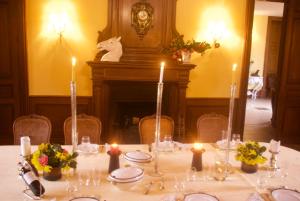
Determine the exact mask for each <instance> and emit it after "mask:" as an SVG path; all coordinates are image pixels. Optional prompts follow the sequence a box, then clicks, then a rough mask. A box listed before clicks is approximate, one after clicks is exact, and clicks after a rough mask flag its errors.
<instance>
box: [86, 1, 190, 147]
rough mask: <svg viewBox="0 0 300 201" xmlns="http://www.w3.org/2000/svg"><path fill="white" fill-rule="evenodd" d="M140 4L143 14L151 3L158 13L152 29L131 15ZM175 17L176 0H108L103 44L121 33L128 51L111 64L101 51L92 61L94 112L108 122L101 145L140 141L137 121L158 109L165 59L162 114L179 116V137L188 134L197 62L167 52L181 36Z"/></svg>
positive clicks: (101, 37)
mask: <svg viewBox="0 0 300 201" xmlns="http://www.w3.org/2000/svg"><path fill="white" fill-rule="evenodd" d="M136 3H138V4H139V5H142V6H141V7H139V9H140V10H139V12H145V10H144V9H145V8H148V7H151V10H153V11H154V12H149V13H148V15H147V16H148V18H147V20H149V23H147V27H146V28H147V29H145V26H144V25H145V24H144V23H141V21H139V20H136V19H137V18H134V17H133V18H132V17H131V16H136V14H137V13H139V12H136V9H135V8H136V7H135V5H137V4H136ZM146 11H148V10H147V9H146ZM175 18H176V0H171V1H170V0H149V1H144V0H108V18H107V26H106V28H105V29H104V30H103V31H99V36H98V42H101V41H104V40H107V39H109V38H111V37H115V36H117V37H119V36H120V37H121V44H122V49H123V55H122V57H121V59H120V61H119V62H107V61H101V56H102V52H99V53H98V54H97V55H96V57H95V59H94V61H89V62H87V63H88V65H89V66H90V67H91V69H92V80H93V98H92V100H93V111H94V115H95V116H97V117H99V118H100V119H101V122H102V125H103V129H102V134H101V142H102V143H104V142H113V141H114V140H115V141H117V142H118V143H122V142H127V143H136V142H137V141H138V140H139V139H138V137H137V136H138V133H137V129H138V128H137V123H138V119H139V118H141V117H142V116H145V115H150V114H154V113H155V112H156V110H155V108H156V89H157V82H158V78H159V65H160V62H161V61H165V62H166V68H165V73H164V92H163V105H162V108H163V111H162V114H165V115H168V116H170V117H172V118H173V119H174V122H175V134H174V135H175V138H184V135H185V102H186V97H185V96H186V88H187V84H188V82H189V72H190V70H191V69H193V68H194V67H195V65H193V64H183V63H181V62H178V61H175V60H173V59H172V58H171V56H170V55H165V54H163V53H162V52H163V51H162V50H163V49H164V48H165V47H168V46H169V44H170V43H171V41H172V39H173V37H174V36H175V35H177V34H178V33H177V31H176V28H175V27H176V26H175V24H176V23H175ZM133 25H134V26H133ZM137 30H139V31H138V32H137ZM174 33H175V34H174ZM125 128H126V129H127V130H126V129H125ZM129 133H130V134H132V133H134V134H133V135H134V136H135V137H132V139H134V140H132V141H131V140H129V141H126V140H127V139H129V137H128V136H130V134H129ZM125 139H126V140H125Z"/></svg>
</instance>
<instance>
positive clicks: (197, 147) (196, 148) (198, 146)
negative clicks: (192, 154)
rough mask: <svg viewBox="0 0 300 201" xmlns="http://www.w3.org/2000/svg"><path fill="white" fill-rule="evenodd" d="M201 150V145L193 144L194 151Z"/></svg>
mask: <svg viewBox="0 0 300 201" xmlns="http://www.w3.org/2000/svg"><path fill="white" fill-rule="evenodd" d="M202 148H203V144H201V143H194V149H195V150H201V149H202Z"/></svg>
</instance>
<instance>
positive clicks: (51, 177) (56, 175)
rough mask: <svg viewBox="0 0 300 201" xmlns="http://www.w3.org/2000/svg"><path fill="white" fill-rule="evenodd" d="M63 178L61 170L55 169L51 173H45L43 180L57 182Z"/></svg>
mask: <svg viewBox="0 0 300 201" xmlns="http://www.w3.org/2000/svg"><path fill="white" fill-rule="evenodd" d="M61 177H62V174H61V168H59V167H53V168H52V169H51V171H50V172H45V171H44V172H43V178H44V179H46V180H48V181H57V180H59V179H60V178H61Z"/></svg>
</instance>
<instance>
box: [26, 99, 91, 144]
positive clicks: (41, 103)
mask: <svg viewBox="0 0 300 201" xmlns="http://www.w3.org/2000/svg"><path fill="white" fill-rule="evenodd" d="M70 102H71V99H70V97H59V96H30V98H29V103H30V104H29V113H34V114H39V115H44V116H46V117H48V118H49V119H50V121H51V124H52V134H51V139H50V141H51V142H53V143H60V144H64V132H63V124H64V121H65V119H66V118H67V117H69V116H71V105H70ZM91 107H92V104H91V97H77V114H81V113H85V114H92V108H91Z"/></svg>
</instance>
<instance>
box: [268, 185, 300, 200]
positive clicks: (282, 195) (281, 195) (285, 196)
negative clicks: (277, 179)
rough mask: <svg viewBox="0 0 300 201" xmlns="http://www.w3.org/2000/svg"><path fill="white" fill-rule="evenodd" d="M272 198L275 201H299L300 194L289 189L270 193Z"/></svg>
mask: <svg viewBox="0 0 300 201" xmlns="http://www.w3.org/2000/svg"><path fill="white" fill-rule="evenodd" d="M272 197H273V198H274V199H275V200H276V201H300V193H299V192H298V191H296V190H291V189H284V188H280V189H276V190H273V191H272Z"/></svg>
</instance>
